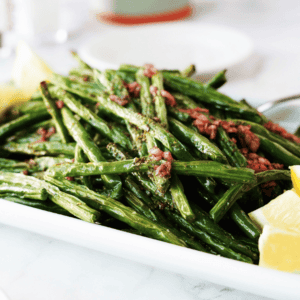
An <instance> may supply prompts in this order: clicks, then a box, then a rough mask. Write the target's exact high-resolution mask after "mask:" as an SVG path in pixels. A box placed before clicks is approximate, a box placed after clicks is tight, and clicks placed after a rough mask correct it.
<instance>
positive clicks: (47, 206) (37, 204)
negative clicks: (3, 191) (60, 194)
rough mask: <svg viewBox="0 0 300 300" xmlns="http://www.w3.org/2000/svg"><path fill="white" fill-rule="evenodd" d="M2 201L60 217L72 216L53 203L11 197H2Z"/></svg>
mask: <svg viewBox="0 0 300 300" xmlns="http://www.w3.org/2000/svg"><path fill="white" fill-rule="evenodd" d="M0 199H3V200H6V201H10V202H14V203H18V204H22V205H26V206H29V207H33V208H37V209H41V210H45V211H49V212H52V213H56V214H59V215H64V216H68V217H71V216H72V215H71V214H70V213H69V212H68V211H67V210H65V209H64V208H62V207H60V206H58V205H56V204H55V203H53V202H47V201H35V200H28V199H22V198H18V197H11V196H9V197H1V196H0Z"/></svg>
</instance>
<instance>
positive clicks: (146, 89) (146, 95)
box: [135, 68, 155, 118]
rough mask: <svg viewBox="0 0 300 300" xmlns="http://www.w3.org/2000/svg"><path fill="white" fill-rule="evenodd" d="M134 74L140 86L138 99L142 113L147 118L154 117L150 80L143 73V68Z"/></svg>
mask: <svg viewBox="0 0 300 300" xmlns="http://www.w3.org/2000/svg"><path fill="white" fill-rule="evenodd" d="M135 76H136V81H137V82H138V83H139V84H140V86H141V91H140V99H141V106H142V114H143V115H145V116H147V117H149V118H152V117H154V113H155V110H154V105H153V100H152V96H151V93H150V80H149V78H148V77H147V76H145V75H144V69H143V68H141V69H139V71H138V72H137V73H136V75H135Z"/></svg>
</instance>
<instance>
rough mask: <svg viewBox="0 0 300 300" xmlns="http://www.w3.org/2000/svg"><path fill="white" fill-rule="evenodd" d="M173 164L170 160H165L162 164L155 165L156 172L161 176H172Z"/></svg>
mask: <svg viewBox="0 0 300 300" xmlns="http://www.w3.org/2000/svg"><path fill="white" fill-rule="evenodd" d="M171 168H172V164H171V162H169V161H166V162H164V163H163V164H161V165H160V166H155V167H154V169H155V171H156V172H155V174H156V176H160V177H170V176H171Z"/></svg>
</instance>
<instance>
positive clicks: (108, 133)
mask: <svg viewBox="0 0 300 300" xmlns="http://www.w3.org/2000/svg"><path fill="white" fill-rule="evenodd" d="M55 95H56V96H57V97H59V99H61V100H62V101H64V103H65V104H66V105H67V106H68V108H69V109H70V110H72V111H73V112H74V113H76V114H78V115H79V116H80V117H81V118H83V119H84V120H85V121H86V122H88V123H89V124H90V125H92V126H93V127H94V128H96V129H97V131H98V132H100V133H101V134H102V135H104V136H105V137H107V138H109V139H110V140H112V141H113V142H114V143H117V144H119V145H121V146H122V147H124V148H125V149H132V145H131V142H130V140H129V139H128V137H127V136H126V135H125V134H124V133H123V132H120V131H119V130H118V128H116V126H114V125H109V124H108V123H107V122H106V121H104V120H103V119H101V118H100V117H98V116H97V115H96V114H95V113H93V112H92V111H91V110H90V109H88V108H86V107H85V106H84V105H82V104H81V103H80V102H79V101H77V100H76V99H75V98H74V97H73V96H72V95H71V94H69V93H66V92H64V91H63V90H62V89H56V90H55Z"/></svg>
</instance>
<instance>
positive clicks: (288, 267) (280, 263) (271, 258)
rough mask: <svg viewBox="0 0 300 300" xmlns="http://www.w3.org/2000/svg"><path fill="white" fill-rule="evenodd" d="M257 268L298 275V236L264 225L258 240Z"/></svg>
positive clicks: (299, 256) (297, 234) (299, 261)
mask: <svg viewBox="0 0 300 300" xmlns="http://www.w3.org/2000/svg"><path fill="white" fill-rule="evenodd" d="M259 252H260V260H259V266H261V267H266V268H272V269H276V270H280V271H285V272H290V273H300V234H299V233H296V232H290V231H287V230H282V229H279V228H275V227H273V226H269V225H266V226H265V227H264V229H263V233H262V235H261V237H260V239H259Z"/></svg>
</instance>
